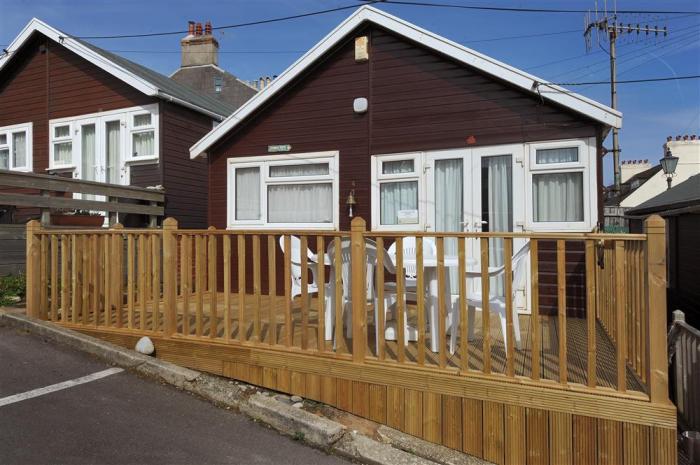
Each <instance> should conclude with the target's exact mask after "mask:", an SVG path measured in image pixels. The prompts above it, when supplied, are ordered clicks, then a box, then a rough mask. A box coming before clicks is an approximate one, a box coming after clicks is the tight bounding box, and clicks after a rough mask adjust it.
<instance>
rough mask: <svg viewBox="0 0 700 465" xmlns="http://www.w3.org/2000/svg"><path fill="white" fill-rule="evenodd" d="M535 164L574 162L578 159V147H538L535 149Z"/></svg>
mask: <svg viewBox="0 0 700 465" xmlns="http://www.w3.org/2000/svg"><path fill="white" fill-rule="evenodd" d="M536 157H537V160H536V161H537V164H538V165H542V164H547V163H574V162H577V161H578V147H563V148H558V149H540V150H538V151H537V154H536Z"/></svg>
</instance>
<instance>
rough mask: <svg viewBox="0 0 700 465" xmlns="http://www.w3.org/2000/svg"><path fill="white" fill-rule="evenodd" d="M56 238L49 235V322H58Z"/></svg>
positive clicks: (53, 235) (58, 285)
mask: <svg viewBox="0 0 700 465" xmlns="http://www.w3.org/2000/svg"><path fill="white" fill-rule="evenodd" d="M59 287H60V284H59V282H58V237H57V236H56V235H55V234H52V235H51V321H54V322H55V321H58V289H59Z"/></svg>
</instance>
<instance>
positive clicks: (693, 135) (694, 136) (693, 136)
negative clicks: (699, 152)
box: [690, 134, 698, 140]
mask: <svg viewBox="0 0 700 465" xmlns="http://www.w3.org/2000/svg"><path fill="white" fill-rule="evenodd" d="M697 137H698V136H696V135H695V134H692V135H691V136H690V140H695V139H697Z"/></svg>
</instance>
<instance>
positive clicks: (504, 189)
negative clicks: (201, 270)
mask: <svg viewBox="0 0 700 465" xmlns="http://www.w3.org/2000/svg"><path fill="white" fill-rule="evenodd" d="M621 119H622V116H621V114H620V113H619V112H617V111H615V110H613V109H611V108H609V107H607V106H605V105H602V104H600V103H597V102H594V101H592V100H590V99H587V98H585V97H583V96H580V95H578V94H575V93H572V92H570V91H568V90H565V89H562V88H560V87H558V86H554V85H551V84H547V83H546V81H545V80H543V79H540V78H537V77H535V76H532V75H530V74H528V73H525V72H523V71H520V70H518V69H515V68H513V67H511V66H509V65H507V64H504V63H501V62H499V61H497V60H495V59H493V58H491V57H488V56H485V55H482V54H480V53H478V52H475V51H473V50H471V49H468V48H466V47H463V46H462V45H459V44H457V43H455V42H452V41H449V40H447V39H445V38H443V37H440V36H438V35H436V34H434V33H432V32H430V31H427V30H424V29H421V28H419V27H417V26H415V25H413V24H410V23H408V22H405V21H403V20H401V19H399V18H396V17H394V16H392V15H389V14H387V13H385V12H383V11H380V10H377V9H374V8H371V7H363V8H361V9H359V10H358V11H357V12H355V13H354V14H353V15H351V16H350V17H349V18H348V19H346V20H345V21H343V22H342V23H341V24H340V25H339V26H338V27H337V28H335V29H334V30H333V31H332V32H331V33H330V34H328V35H327V36H326V37H325V38H323V39H322V40H321V41H320V42H319V43H318V44H316V45H315V46H314V47H312V48H311V49H310V50H309V51H308V52H307V53H306V54H305V55H304V56H303V57H301V58H300V59H299V60H298V61H296V62H295V63H294V64H293V65H292V66H291V67H290V68H288V69H287V70H286V71H284V72H283V73H282V74H281V75H280V76H279V77H278V78H277V79H275V80H273V81H272V82H271V84H270V85H269V86H267V87H266V88H265V89H264V90H263V91H261V92H260V93H258V94H257V95H255V96H254V97H253V98H252V99H250V100H249V101H248V102H246V103H245V104H244V105H243V106H241V107H240V108H239V109H238V110H237V111H236V112H235V113H234V114H232V115H231V116H230V117H228V118H227V119H226V120H225V121H224V122H222V123H221V124H220V125H219V126H217V127H216V128H215V129H214V130H213V131H212V132H210V133H209V134H207V135H206V136H205V137H203V138H202V139H201V140H200V141H198V142H197V143H196V144H194V145H193V146H192V148H191V149H190V153H191V156H192V157H193V158H195V159H199V158H202V156H203V155H204V154H206V155H207V160H208V163H209V179H210V185H209V189H210V193H209V211H208V213H209V223H210V224H211V225H214V226H216V227H217V228H229V229H250V228H264V229H270V228H286V229H293V230H300V229H314V230H348V229H349V228H350V220H351V214H350V210H349V208H348V205H347V203H348V200H350V197H351V195H352V197H351V202H352V200H354V201H355V202H356V204H354V205H353V206H352V207H353V208H352V211H353V213H354V215H356V216H361V217H363V218H365V219H366V221H367V224H368V228H371V229H372V230H376V231H392V230H398V231H443V232H448V231H463V230H464V231H515V232H518V231H536V232H546V231H569V232H590V231H593V230H594V229H595V228H596V227H597V226H598V222H599V220H600V219H601V218H602V200H603V198H602V196H601V192H602V164H601V158H602V156H603V153H602V141H603V139H604V138H605V137H606V135H607V134H608V131H610V129H611V128H612V127H620V125H621ZM516 242H517V241H516ZM518 246H519V244H517V243H516V247H518ZM447 247H448V248H449V247H451V246H450V245H449V244H448V246H447ZM452 247H453V248H454V247H456V246H454V244H452ZM475 247H478V245H476V246H475ZM499 247H500V246H499V245H498V244H496V245H495V246H494V248H493V249H494V251H493V252H492V253H493V254H494V255H493V256H492V257H491V260H492V264H494V265H497V264H499V262H500V261H501V260H502V250H501V249H500V248H499ZM554 247H555V244H554V243H553V242H552V243H549V244H545V243H543V244H542V247H541V248H540V252H539V259H540V262H541V264H542V265H543V266H544V265H545V264H546V266H547V267H549V268H547V269H551V271H552V272H551V273H548V272H547V273H542V274H541V276H540V277H539V279H540V281H539V282H540V296H539V303H540V308H541V309H542V311H545V310H546V309H550V310H553V309H555V308H556V294H557V282H556V272H555V269H556V260H555V258H554V257H555V255H556V254H555V253H554V252H555V251H554ZM475 250H476V249H474V250H472V251H470V252H469V253H470V254H471V256H478V252H476V251H475ZM448 252H450V250H448ZM451 252H453V253H456V250H452V251H451ZM566 252H567V253H566V255H567V260H568V261H569V265H568V267H569V268H568V269H569V271H570V276H568V277H567V308H568V309H569V311H572V312H576V311H578V312H579V314H580V313H581V312H583V309H584V306H585V284H584V282H585V281H584V279H583V249H582V248H580V247H578V246H577V245H576V244H569V245H567V251H566ZM263 266H265V264H263ZM234 271H235V270H234ZM265 274H266V273H264V272H263V276H265ZM280 274H281V273H280ZM525 288H527V286H525V287H524V288H523V289H522V290H521V291H522V293H523V295H522V296H521V298H520V299H519V302H520V303H519V306H520V307H521V308H522V309H523V311H527V306H528V304H527V301H528V296H527V295H526V292H525Z"/></svg>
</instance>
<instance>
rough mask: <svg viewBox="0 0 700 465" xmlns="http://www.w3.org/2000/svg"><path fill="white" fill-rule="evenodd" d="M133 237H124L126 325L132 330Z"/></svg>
mask: <svg viewBox="0 0 700 465" xmlns="http://www.w3.org/2000/svg"><path fill="white" fill-rule="evenodd" d="M135 277H136V276H135V272H134V235H133V234H129V235H127V237H126V321H127V323H126V325H127V327H128V328H129V329H133V328H134V286H135Z"/></svg>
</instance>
